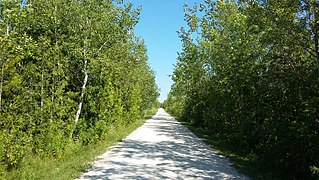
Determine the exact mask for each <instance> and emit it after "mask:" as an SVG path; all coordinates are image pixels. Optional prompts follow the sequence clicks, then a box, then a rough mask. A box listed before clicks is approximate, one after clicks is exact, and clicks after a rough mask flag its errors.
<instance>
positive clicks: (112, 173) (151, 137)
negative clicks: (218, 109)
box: [81, 109, 249, 179]
mask: <svg viewBox="0 0 319 180" xmlns="http://www.w3.org/2000/svg"><path fill="white" fill-rule="evenodd" d="M230 165H231V163H230V162H229V160H228V159H226V158H225V157H223V156H220V155H217V154H214V153H213V151H212V149H211V148H210V147H209V146H208V145H206V144H205V143H204V142H203V141H201V140H200V139H199V138H198V137H196V136H195V135H194V134H193V133H192V132H190V131H189V130H188V129H187V128H186V127H184V126H183V125H181V124H180V123H179V122H178V121H176V120H175V119H174V118H173V117H172V116H170V115H169V114H167V113H165V111H164V110H163V109H159V110H158V112H157V114H156V115H155V116H153V117H152V118H151V119H149V120H147V121H146V123H145V124H144V125H143V126H141V127H140V128H138V129H137V130H135V131H134V132H133V133H132V134H130V135H129V136H128V137H127V138H126V139H124V140H123V141H122V142H120V143H118V144H117V145H116V146H113V147H111V148H110V150H109V151H107V152H106V153H104V154H103V155H101V156H99V157H98V160H97V161H96V162H94V165H93V168H92V170H90V171H88V172H86V173H84V174H83V175H82V176H81V179H249V178H248V177H246V176H244V175H242V174H240V173H238V172H237V171H236V170H235V169H234V168H233V167H231V166H230Z"/></svg>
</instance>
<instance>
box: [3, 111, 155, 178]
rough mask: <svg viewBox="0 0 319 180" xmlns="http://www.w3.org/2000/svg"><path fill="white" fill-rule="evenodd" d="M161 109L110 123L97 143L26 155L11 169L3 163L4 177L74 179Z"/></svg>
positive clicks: (71, 144)
mask: <svg viewBox="0 0 319 180" xmlns="http://www.w3.org/2000/svg"><path fill="white" fill-rule="evenodd" d="M156 111H157V109H152V110H148V111H146V112H145V115H144V118H141V119H138V120H136V121H134V122H132V123H130V124H128V125H125V126H123V127H118V126H114V127H110V128H108V132H107V133H106V136H105V139H104V140H102V141H99V142H98V143H96V144H88V145H85V146H83V145H82V143H80V142H72V143H70V144H69V145H68V146H67V147H66V149H65V151H64V153H63V154H62V155H61V156H60V157H40V156H33V155H29V156H26V157H25V158H24V159H23V161H22V162H21V163H20V165H19V166H18V167H17V168H15V169H11V170H7V169H6V168H5V166H4V165H3V164H0V179H7V180H11V179H12V180H15V179H46V180H50V179H74V178H77V177H79V176H80V175H81V174H82V173H83V172H84V171H86V170H88V169H89V168H90V167H91V164H92V161H94V159H95V157H96V156H98V155H100V154H102V153H104V152H105V151H106V150H107V149H108V147H110V146H112V145H114V144H115V143H117V142H119V141H121V140H122V139H123V138H125V137H126V136H127V135H129V134H130V133H131V132H133V131H134V130H135V129H137V128H138V127H140V126H141V125H142V124H143V123H144V122H145V120H146V119H149V118H150V117H152V115H154V114H155V113H156Z"/></svg>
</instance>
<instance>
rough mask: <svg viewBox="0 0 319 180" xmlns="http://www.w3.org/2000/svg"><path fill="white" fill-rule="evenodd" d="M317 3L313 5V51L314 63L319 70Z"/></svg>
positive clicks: (318, 15) (318, 13)
mask: <svg viewBox="0 0 319 180" xmlns="http://www.w3.org/2000/svg"><path fill="white" fill-rule="evenodd" d="M318 5H319V3H316V2H315V3H314V8H315V9H314V40H315V51H316V62H317V66H318V68H319V35H318V34H319V27H318V21H319V12H318V11H319V8H318V7H317V6H318Z"/></svg>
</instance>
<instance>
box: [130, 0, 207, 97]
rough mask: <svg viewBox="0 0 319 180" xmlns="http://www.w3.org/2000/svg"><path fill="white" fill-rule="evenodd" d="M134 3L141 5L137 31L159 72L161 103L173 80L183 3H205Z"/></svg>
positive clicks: (150, 0) (148, 0) (185, 0)
mask: <svg viewBox="0 0 319 180" xmlns="http://www.w3.org/2000/svg"><path fill="white" fill-rule="evenodd" d="M125 2H132V3H133V4H134V6H142V12H141V16H140V21H139V23H138V24H137V26H136V29H135V34H136V35H137V36H140V37H142V38H143V39H144V40H145V44H146V46H147V49H148V58H149V64H150V65H151V67H152V69H153V70H155V71H156V83H157V85H158V87H159V88H160V89H161V96H160V97H159V100H160V102H163V101H164V100H165V99H166V97H167V94H168V92H169V91H170V87H171V85H172V83H173V82H172V80H171V78H170V77H169V75H171V74H172V73H173V69H174V66H173V64H175V63H176V58H177V52H180V51H181V48H182V43H181V40H180V39H179V37H178V34H177V32H176V31H177V30H179V29H180V28H181V27H185V26H186V23H185V22H184V11H183V5H184V4H185V3H186V4H189V5H191V6H192V5H193V4H194V3H195V2H196V3H197V4H199V3H202V2H203V0H197V1H196V0H130V1H125Z"/></svg>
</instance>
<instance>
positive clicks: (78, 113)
mask: <svg viewBox="0 0 319 180" xmlns="http://www.w3.org/2000/svg"><path fill="white" fill-rule="evenodd" d="M86 41H87V37H86V38H85V42H84V48H83V59H84V67H83V71H84V79H83V86H82V91H81V96H80V103H79V107H78V110H77V112H76V116H75V122H74V123H75V126H77V124H78V121H79V118H80V115H81V110H82V104H83V99H84V93H85V89H86V84H87V81H88V72H87V65H88V60H87V54H86V51H87V47H86Z"/></svg>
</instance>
